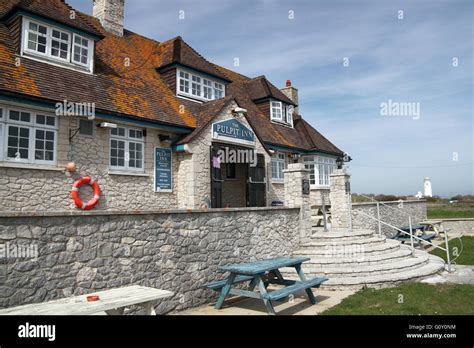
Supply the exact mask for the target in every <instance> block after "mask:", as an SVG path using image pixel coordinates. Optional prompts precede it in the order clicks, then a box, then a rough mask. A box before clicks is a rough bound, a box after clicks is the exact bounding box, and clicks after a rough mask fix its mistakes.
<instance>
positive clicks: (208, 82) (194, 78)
mask: <svg viewBox="0 0 474 348" xmlns="http://www.w3.org/2000/svg"><path fill="white" fill-rule="evenodd" d="M177 79H178V81H177V84H176V86H177V91H176V92H177V94H178V95H179V96H184V97H191V98H193V99H198V100H202V101H208V100H215V99H220V98H223V97H224V96H225V87H224V84H222V83H220V82H218V81H216V80H214V79H212V78H210V77H208V76H204V75H199V74H197V73H191V72H189V71H185V70H177Z"/></svg>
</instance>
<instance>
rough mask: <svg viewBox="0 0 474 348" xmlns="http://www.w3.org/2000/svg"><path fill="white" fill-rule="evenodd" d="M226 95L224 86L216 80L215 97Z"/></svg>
mask: <svg viewBox="0 0 474 348" xmlns="http://www.w3.org/2000/svg"><path fill="white" fill-rule="evenodd" d="M223 97H224V86H223V85H222V84H221V83H217V82H214V99H221V98H223Z"/></svg>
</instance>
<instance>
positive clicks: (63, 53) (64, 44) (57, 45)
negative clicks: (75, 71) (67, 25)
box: [51, 29, 69, 61]
mask: <svg viewBox="0 0 474 348" xmlns="http://www.w3.org/2000/svg"><path fill="white" fill-rule="evenodd" d="M51 55H52V56H53V57H58V58H60V59H64V60H66V61H68V60H69V34H68V33H65V32H63V31H60V30H56V29H52V38H51Z"/></svg>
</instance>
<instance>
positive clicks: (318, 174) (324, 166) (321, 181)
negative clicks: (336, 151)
mask: <svg viewBox="0 0 474 348" xmlns="http://www.w3.org/2000/svg"><path fill="white" fill-rule="evenodd" d="M303 161H304V164H305V167H306V169H308V170H310V184H311V185H312V186H317V187H321V186H322V187H329V185H330V175H331V174H332V173H333V171H334V170H335V169H336V159H335V158H333V157H326V156H306V157H304V160H303Z"/></svg>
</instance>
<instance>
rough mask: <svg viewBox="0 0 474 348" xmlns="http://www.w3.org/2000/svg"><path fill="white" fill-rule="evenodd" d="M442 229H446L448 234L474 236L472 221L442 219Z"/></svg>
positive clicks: (473, 220)
mask: <svg viewBox="0 0 474 348" xmlns="http://www.w3.org/2000/svg"><path fill="white" fill-rule="evenodd" d="M442 221H443V227H444V228H445V229H448V230H449V232H448V235H449V233H462V234H465V235H474V219H442Z"/></svg>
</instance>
